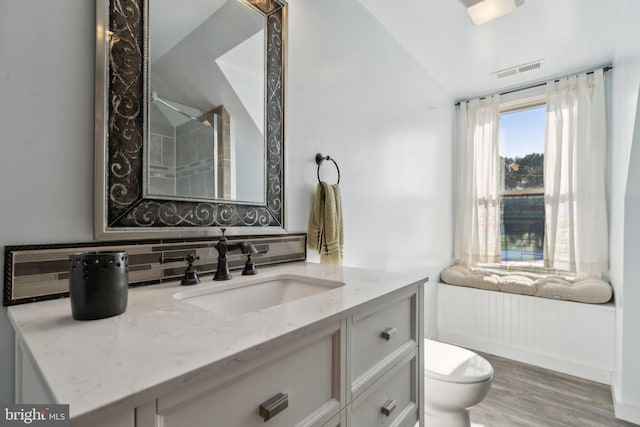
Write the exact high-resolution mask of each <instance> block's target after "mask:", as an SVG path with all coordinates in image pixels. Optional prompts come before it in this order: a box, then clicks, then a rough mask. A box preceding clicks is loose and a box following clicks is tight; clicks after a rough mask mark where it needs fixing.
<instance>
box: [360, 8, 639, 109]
mask: <svg viewBox="0 0 640 427" xmlns="http://www.w3.org/2000/svg"><path fill="white" fill-rule="evenodd" d="M358 1H359V2H360V3H361V4H362V5H363V6H364V7H365V8H366V9H367V10H368V11H369V13H371V14H372V15H373V16H374V17H375V18H376V19H377V20H378V21H379V22H380V23H381V24H382V25H383V26H384V27H385V28H386V29H387V31H389V32H390V33H391V34H392V35H393V36H394V37H395V38H396V40H398V42H399V43H400V44H401V45H402V46H403V47H404V48H405V49H407V50H408V51H409V52H410V53H411V54H412V55H413V56H414V57H415V58H416V60H417V61H418V62H419V63H420V64H421V65H422V66H423V67H424V68H425V70H427V72H428V73H429V74H430V75H431V76H432V77H433V78H434V79H435V80H436V81H438V82H439V83H440V84H441V86H442V87H443V89H444V90H445V91H446V92H448V93H449V94H450V95H451V96H452V97H454V98H455V99H458V100H460V99H468V98H472V97H474V96H480V95H485V94H489V93H495V92H500V91H502V90H508V89H511V88H517V87H522V86H523V85H526V84H528V83H531V82H539V81H545V80H547V79H550V78H554V77H559V76H562V75H565V74H570V73H576V72H580V71H586V70H590V69H593V68H595V67H598V66H600V65H607V64H611V63H612V61H613V58H614V54H615V49H616V43H617V42H618V40H619V37H620V36H621V35H619V34H618V23H619V22H621V20H622V17H623V16H622V14H623V12H624V4H625V2H626V1H629V0H525V3H524V5H523V6H521V7H520V8H518V9H516V10H515V12H513V13H511V14H509V15H506V16H503V17H501V18H498V19H496V20H494V21H491V22H488V23H486V24H483V25H480V26H475V25H473V23H472V22H471V20H470V18H469V16H468V15H467V13H466V10H465V9H464V7H463V6H462V5H461V4H460V2H459V1H458V0H394V1H388V0H358ZM634 1H635V0H634ZM638 18H639V19H640V17H638ZM639 28H640V27H639ZM638 37H640V29H639V30H638ZM538 59H544V65H543V67H542V68H541V69H539V70H534V71H529V72H526V73H523V74H520V75H515V76H510V77H506V78H503V79H497V78H496V77H495V76H494V75H492V73H493V72H495V71H499V70H503V69H506V68H510V67H513V66H517V65H520V64H523V63H528V62H531V61H535V60H538Z"/></svg>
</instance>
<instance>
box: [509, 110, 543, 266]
mask: <svg viewBox="0 0 640 427" xmlns="http://www.w3.org/2000/svg"><path fill="white" fill-rule="evenodd" d="M545 120H546V107H545V105H544V104H543V105H537V106H534V107H526V108H520V109H510V110H509V111H506V112H503V113H501V114H500V129H499V142H500V166H501V173H500V182H501V191H500V214H501V215H500V216H501V218H500V240H501V252H502V263H503V264H505V263H506V264H507V265H512V266H521V267H541V266H542V264H543V244H544V229H545V221H544V210H545V207H544V179H543V165H544V140H545Z"/></svg>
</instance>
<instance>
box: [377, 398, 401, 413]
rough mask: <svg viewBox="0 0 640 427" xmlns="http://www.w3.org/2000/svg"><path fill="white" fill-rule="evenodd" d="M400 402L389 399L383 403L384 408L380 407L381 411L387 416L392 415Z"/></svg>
mask: <svg viewBox="0 0 640 427" xmlns="http://www.w3.org/2000/svg"><path fill="white" fill-rule="evenodd" d="M397 404H398V402H396V401H395V400H393V399H389V400H387V401H386V402H384V405H382V408H380V412H382V413H383V414H384V415H385V416H387V417H388V416H389V415H391V413H392V412H393V410H394V409H396V405H397Z"/></svg>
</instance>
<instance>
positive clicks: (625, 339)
mask: <svg viewBox="0 0 640 427" xmlns="http://www.w3.org/2000/svg"><path fill="white" fill-rule="evenodd" d="M639 17H640V3H638V2H634V1H627V2H626V3H625V7H624V19H623V20H622V25H621V26H620V27H619V28H618V31H619V34H620V36H619V42H618V46H617V49H616V53H615V61H614V64H613V65H614V69H613V71H612V73H613V78H612V91H611V92H612V94H611V98H612V109H611V111H610V117H609V129H610V131H609V132H610V138H611V139H610V140H611V145H610V151H609V165H610V168H609V170H610V176H609V206H610V209H609V223H610V225H609V227H610V280H611V283H612V285H613V287H614V291H615V300H616V357H617V360H616V372H615V375H614V378H613V379H612V388H613V391H614V394H615V399H616V402H614V404H615V409H616V415H617V416H618V417H622V418H625V419H628V420H630V421H633V422H636V423H640V367H638V364H637V361H638V360H640V340H638V334H637V325H638V324H640V310H639V308H640V280H639V279H638V278H640V271H639V270H638V258H639V257H640V245H639V244H638V242H639V240H638V237H639V235H640V228H639V227H640V212H639V210H640V197H639V196H640V176H639V175H638V169H637V167H636V165H637V164H638V162H639V161H640V120H639V119H638V117H639V116H638V111H637V105H638V96H639V87H640V39H639V38H638V37H637V21H638V18H639ZM634 132H635V136H634Z"/></svg>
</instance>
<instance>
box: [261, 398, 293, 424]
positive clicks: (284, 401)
mask: <svg viewBox="0 0 640 427" xmlns="http://www.w3.org/2000/svg"><path fill="white" fill-rule="evenodd" d="M288 406H289V395H288V394H287V393H278V394H276V395H275V396H273V397H272V398H271V399H269V400H266V401H264V402H263V403H262V404H261V405H260V416H261V417H262V418H264V420H265V421H268V420H269V419H270V418H273V417H275V416H276V415H277V414H279V413H280V412H282V411H283V410H284V409H286V408H287V407H288Z"/></svg>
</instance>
